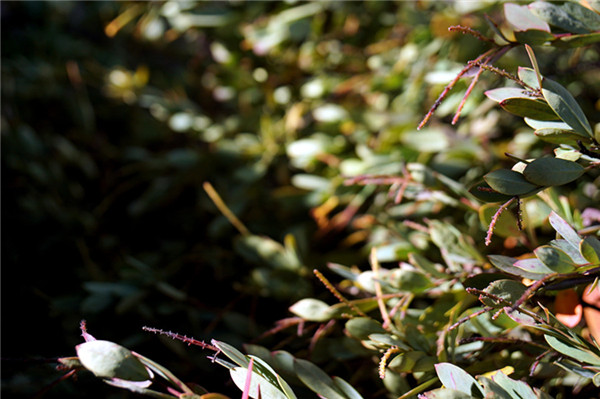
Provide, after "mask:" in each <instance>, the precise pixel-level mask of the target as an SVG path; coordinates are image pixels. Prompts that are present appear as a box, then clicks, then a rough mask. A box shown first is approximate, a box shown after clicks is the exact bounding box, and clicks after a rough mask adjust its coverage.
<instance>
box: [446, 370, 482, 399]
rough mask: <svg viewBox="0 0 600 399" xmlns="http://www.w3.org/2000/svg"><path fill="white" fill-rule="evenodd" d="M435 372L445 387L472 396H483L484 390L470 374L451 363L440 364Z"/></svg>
mask: <svg viewBox="0 0 600 399" xmlns="http://www.w3.org/2000/svg"><path fill="white" fill-rule="evenodd" d="M435 372H436V373H437V375H438V377H439V379H440V381H441V382H442V384H444V387H446V388H450V389H454V390H457V391H460V392H463V393H465V394H467V395H471V396H480V395H483V393H484V392H483V389H482V388H481V386H480V385H479V383H478V382H477V380H475V378H473V377H472V376H471V375H470V374H469V373H467V372H466V371H464V370H463V369H461V368H460V367H458V366H455V365H454V364H451V363H438V364H436V365H435Z"/></svg>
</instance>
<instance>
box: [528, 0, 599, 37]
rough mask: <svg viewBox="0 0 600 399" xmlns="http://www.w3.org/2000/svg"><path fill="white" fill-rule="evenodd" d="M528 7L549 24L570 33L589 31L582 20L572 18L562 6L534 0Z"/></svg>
mask: <svg viewBox="0 0 600 399" xmlns="http://www.w3.org/2000/svg"><path fill="white" fill-rule="evenodd" d="M528 7H529V9H530V10H531V11H532V12H533V14H535V15H537V16H538V17H539V18H541V19H542V20H544V21H546V22H548V23H549V24H550V25H553V26H556V27H558V28H561V29H564V30H566V31H567V32H571V33H589V32H591V31H590V28H589V27H588V26H586V25H585V24H584V23H583V22H582V21H580V20H578V19H576V18H573V16H571V15H569V14H568V13H567V12H566V11H565V10H564V9H563V8H561V7H559V6H557V5H555V4H553V3H550V2H546V1H536V2H535V3H531V4H529V6H528Z"/></svg>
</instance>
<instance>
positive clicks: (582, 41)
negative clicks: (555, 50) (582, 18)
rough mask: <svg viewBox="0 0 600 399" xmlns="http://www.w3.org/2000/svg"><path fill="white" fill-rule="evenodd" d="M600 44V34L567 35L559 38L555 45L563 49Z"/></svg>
mask: <svg viewBox="0 0 600 399" xmlns="http://www.w3.org/2000/svg"><path fill="white" fill-rule="evenodd" d="M597 42H600V33H588V34H584V35H567V36H560V37H558V38H557V39H556V40H555V41H554V42H553V44H554V45H555V46H562V47H581V46H587V45H590V44H593V43H597Z"/></svg>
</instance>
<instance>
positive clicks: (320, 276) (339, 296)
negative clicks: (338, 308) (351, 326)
mask: <svg viewBox="0 0 600 399" xmlns="http://www.w3.org/2000/svg"><path fill="white" fill-rule="evenodd" d="M313 273H314V274H315V276H317V278H318V279H319V280H320V281H321V282H322V283H323V285H324V286H325V287H326V288H327V289H328V290H329V292H331V293H332V294H333V296H335V297H336V298H337V299H338V300H339V301H340V302H343V303H344V304H345V305H346V306H348V307H349V308H350V309H352V310H354V311H355V312H356V314H358V315H360V316H363V317H367V315H366V314H365V313H364V312H363V311H362V310H360V309H359V308H358V307H356V305H354V304H353V303H352V302H350V301H349V300H348V299H346V298H345V297H344V296H343V295H342V294H341V293H340V292H339V291H338V290H337V289H336V288H335V287H334V286H333V284H331V283H330V282H329V280H327V278H325V276H324V275H323V273H321V272H320V271H318V270H317V269H314V270H313Z"/></svg>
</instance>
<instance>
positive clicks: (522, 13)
mask: <svg viewBox="0 0 600 399" xmlns="http://www.w3.org/2000/svg"><path fill="white" fill-rule="evenodd" d="M504 16H505V18H506V20H507V21H508V22H509V23H510V24H511V25H512V26H513V27H514V28H515V29H516V30H519V31H524V30H528V29H538V30H543V31H546V32H550V26H548V24H547V23H546V22H545V21H543V20H542V19H540V18H539V17H537V16H536V15H535V14H534V13H532V12H531V10H530V9H529V8H527V6H520V5H517V4H513V3H505V4H504Z"/></svg>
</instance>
